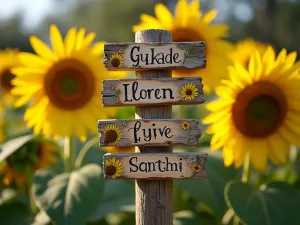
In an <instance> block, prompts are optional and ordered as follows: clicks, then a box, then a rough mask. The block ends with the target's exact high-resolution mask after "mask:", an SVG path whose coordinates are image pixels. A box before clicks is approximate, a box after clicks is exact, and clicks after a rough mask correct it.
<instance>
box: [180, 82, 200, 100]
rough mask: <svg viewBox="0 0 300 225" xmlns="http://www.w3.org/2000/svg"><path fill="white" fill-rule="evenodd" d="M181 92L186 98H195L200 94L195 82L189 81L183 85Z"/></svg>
mask: <svg viewBox="0 0 300 225" xmlns="http://www.w3.org/2000/svg"><path fill="white" fill-rule="evenodd" d="M180 94H181V96H182V98H183V99H184V100H188V101H190V100H194V99H195V97H197V96H198V88H197V87H196V85H195V84H192V83H188V84H185V85H183V86H182V88H181V90H180Z"/></svg>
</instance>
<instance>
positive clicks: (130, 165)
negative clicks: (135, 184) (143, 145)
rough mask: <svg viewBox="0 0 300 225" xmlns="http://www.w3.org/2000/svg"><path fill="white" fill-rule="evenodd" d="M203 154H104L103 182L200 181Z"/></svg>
mask: <svg viewBox="0 0 300 225" xmlns="http://www.w3.org/2000/svg"><path fill="white" fill-rule="evenodd" d="M206 157H207V154H206V153H169V154H165V153H157V154H147V153H144V154H140V153H132V154H122V153H119V154H106V155H105V156H104V159H103V160H104V171H105V173H104V178H106V179H203V178H205V177H206V173H205V169H204V162H205V159H206Z"/></svg>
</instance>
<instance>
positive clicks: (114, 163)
mask: <svg viewBox="0 0 300 225" xmlns="http://www.w3.org/2000/svg"><path fill="white" fill-rule="evenodd" d="M105 165H106V167H105V174H106V176H108V177H111V178H112V179H116V178H117V177H119V176H121V173H122V172H123V169H124V167H123V165H122V163H121V162H120V160H118V159H116V158H110V159H108V160H105Z"/></svg>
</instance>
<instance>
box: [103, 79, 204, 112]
mask: <svg viewBox="0 0 300 225" xmlns="http://www.w3.org/2000/svg"><path fill="white" fill-rule="evenodd" d="M190 85H192V88H191V87H189V86H190ZM101 94H102V102H103V106H104V107H105V106H106V107H107V106H135V105H149V104H151V105H162V104H170V105H190V104H197V103H204V102H205V100H204V98H203V85H202V78H201V77H187V78H148V79H120V80H104V81H103V90H102V92H101Z"/></svg>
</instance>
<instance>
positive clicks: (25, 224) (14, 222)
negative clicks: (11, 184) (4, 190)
mask: <svg viewBox="0 0 300 225" xmlns="http://www.w3.org/2000/svg"><path fill="white" fill-rule="evenodd" d="M0 215H1V217H0V219H1V220H0V221H1V224H5V225H31V222H32V218H31V215H30V210H29V209H28V207H27V206H26V205H24V204H22V203H20V202H12V203H10V204H2V205H0Z"/></svg>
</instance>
